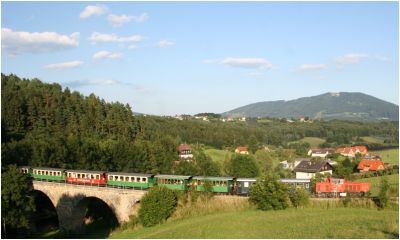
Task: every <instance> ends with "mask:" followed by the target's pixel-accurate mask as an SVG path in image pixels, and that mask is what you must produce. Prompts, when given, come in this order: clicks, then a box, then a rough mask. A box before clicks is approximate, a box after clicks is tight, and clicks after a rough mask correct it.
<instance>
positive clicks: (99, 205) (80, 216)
mask: <svg viewBox="0 0 400 240" xmlns="http://www.w3.org/2000/svg"><path fill="white" fill-rule="evenodd" d="M105 200H106V199H103V198H102V197H101V196H94V195H77V196H74V197H73V198H72V199H71V198H69V199H68V200H67V201H69V202H70V211H68V213H69V217H68V218H69V222H70V224H72V226H71V225H70V226H69V227H68V228H67V229H68V230H73V231H74V232H77V233H81V232H82V231H83V230H84V229H85V225H87V224H90V223H91V222H90V220H91V219H92V220H94V219H96V220H98V219H99V217H101V218H102V221H103V222H105V223H108V224H109V225H110V226H111V227H116V226H117V225H118V224H119V222H120V221H119V219H118V217H117V214H116V211H115V207H114V206H113V204H110V203H109V202H108V201H105ZM71 203H72V204H71ZM88 215H89V216H90V217H91V218H88Z"/></svg>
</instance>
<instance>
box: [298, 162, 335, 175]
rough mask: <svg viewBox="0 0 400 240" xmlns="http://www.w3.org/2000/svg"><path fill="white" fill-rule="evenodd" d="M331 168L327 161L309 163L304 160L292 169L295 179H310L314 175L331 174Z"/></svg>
mask: <svg viewBox="0 0 400 240" xmlns="http://www.w3.org/2000/svg"><path fill="white" fill-rule="evenodd" d="M332 170H333V167H332V165H331V164H329V163H328V162H327V161H310V160H304V161H301V162H300V163H299V165H297V167H295V168H294V170H293V171H294V172H295V173H296V178H297V179H311V178H313V177H314V176H315V174H316V173H321V174H325V173H330V174H332Z"/></svg>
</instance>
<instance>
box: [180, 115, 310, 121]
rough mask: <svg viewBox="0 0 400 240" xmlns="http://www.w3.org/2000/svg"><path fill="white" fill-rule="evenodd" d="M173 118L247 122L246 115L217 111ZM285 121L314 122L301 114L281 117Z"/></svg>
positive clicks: (259, 118) (258, 118)
mask: <svg viewBox="0 0 400 240" xmlns="http://www.w3.org/2000/svg"><path fill="white" fill-rule="evenodd" d="M173 118H175V119H178V120H202V121H206V122H209V121H221V122H246V117H244V116H225V117H224V116H222V115H221V114H215V113H199V114H196V115H193V116H192V115H188V114H180V115H175V116H174V117H173ZM256 119H257V120H261V121H262V120H263V119H267V118H263V117H257V118H256ZM280 120H281V121H283V122H287V123H294V122H308V123H312V122H313V121H312V119H310V118H309V117H306V116H300V117H298V118H281V119H280Z"/></svg>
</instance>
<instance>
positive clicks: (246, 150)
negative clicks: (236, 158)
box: [235, 147, 249, 154]
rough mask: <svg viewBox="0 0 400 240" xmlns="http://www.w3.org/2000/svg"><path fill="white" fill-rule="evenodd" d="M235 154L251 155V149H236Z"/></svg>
mask: <svg viewBox="0 0 400 240" xmlns="http://www.w3.org/2000/svg"><path fill="white" fill-rule="evenodd" d="M235 153H238V154H249V148H248V147H237V148H236V149H235Z"/></svg>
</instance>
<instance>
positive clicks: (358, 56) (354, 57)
mask: <svg viewBox="0 0 400 240" xmlns="http://www.w3.org/2000/svg"><path fill="white" fill-rule="evenodd" d="M367 57H368V55H367V54H365V53H349V54H346V55H343V56H339V57H337V58H336V63H337V64H339V65H344V64H354V63H359V62H360V61H361V60H363V59H365V58H367Z"/></svg>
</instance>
